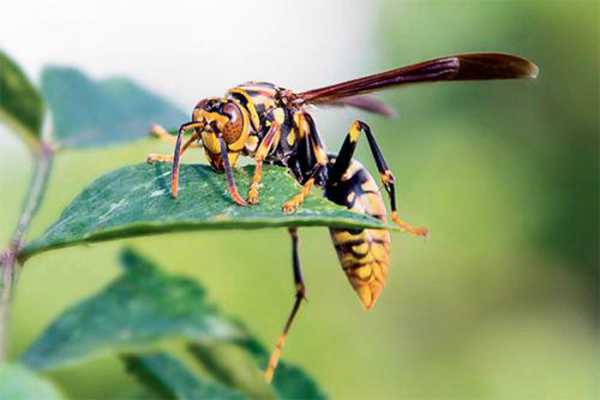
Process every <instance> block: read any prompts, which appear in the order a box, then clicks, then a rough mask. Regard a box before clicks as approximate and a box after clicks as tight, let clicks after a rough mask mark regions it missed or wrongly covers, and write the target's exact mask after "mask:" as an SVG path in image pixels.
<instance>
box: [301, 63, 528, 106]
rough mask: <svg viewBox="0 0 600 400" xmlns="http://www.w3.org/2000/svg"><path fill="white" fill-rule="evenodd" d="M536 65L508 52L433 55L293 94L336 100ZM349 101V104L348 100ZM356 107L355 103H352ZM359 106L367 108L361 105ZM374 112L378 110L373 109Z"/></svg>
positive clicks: (514, 75) (507, 75)
mask: <svg viewBox="0 0 600 400" xmlns="http://www.w3.org/2000/svg"><path fill="white" fill-rule="evenodd" d="M537 74H538V67H537V66H536V65H535V64H533V63H532V62H530V61H528V60H526V59H524V58H521V57H518V56H515V55H511V54H502V53H472V54H458V55H454V56H448V57H442V58H436V59H434V60H429V61H424V62H421V63H418V64H414V65H409V66H406V67H402V68H397V69H393V70H390V71H386V72H382V73H379V74H375V75H370V76H366V77H363V78H358V79H353V80H351V81H347V82H342V83H338V84H335V85H331V86H326V87H322V88H319V89H314V90H309V91H307V92H303V93H299V94H297V95H296V99H297V100H296V101H298V102H301V103H312V104H336V103H340V99H344V100H345V103H348V101H347V100H348V98H352V97H353V96H358V95H361V94H365V93H369V92H373V91H376V90H382V89H388V88H393V87H396V86H402V85H407V84H411V83H420V82H439V81H470V80H488V79H519V78H536V77H537ZM349 105H352V104H349ZM353 106H355V107H357V106H356V105H353ZM358 108H367V107H360V106H358ZM375 112H377V111H375Z"/></svg>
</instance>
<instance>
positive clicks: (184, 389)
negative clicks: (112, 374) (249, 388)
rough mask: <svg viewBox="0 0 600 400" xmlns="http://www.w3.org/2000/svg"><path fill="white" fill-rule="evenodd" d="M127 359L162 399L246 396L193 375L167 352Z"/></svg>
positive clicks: (137, 373)
mask: <svg viewBox="0 0 600 400" xmlns="http://www.w3.org/2000/svg"><path fill="white" fill-rule="evenodd" d="M123 360H124V361H125V364H126V366H127V370H128V372H129V373H131V374H133V375H135V376H136V377H137V378H138V380H139V381H140V382H141V383H142V384H144V385H146V386H148V387H149V388H150V389H152V390H153V392H154V393H155V394H156V395H157V396H158V397H159V398H176V399H223V400H225V399H243V398H244V396H243V395H242V394H241V393H239V392H236V391H234V390H232V389H228V388H226V387H225V386H222V385H219V384H217V383H212V382H211V383H209V382H206V381H205V380H204V379H202V378H200V377H198V376H197V375H195V374H192V373H191V372H190V370H189V369H188V368H187V367H186V366H185V365H183V364H182V363H181V362H180V361H179V360H177V359H176V358H174V357H173V356H171V355H169V354H166V353H158V354H149V355H128V356H124V357H123Z"/></svg>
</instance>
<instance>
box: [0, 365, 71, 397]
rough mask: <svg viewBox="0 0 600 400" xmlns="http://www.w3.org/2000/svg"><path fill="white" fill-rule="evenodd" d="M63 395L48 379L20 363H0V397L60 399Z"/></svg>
mask: <svg viewBox="0 0 600 400" xmlns="http://www.w3.org/2000/svg"><path fill="white" fill-rule="evenodd" d="M63 398H64V397H63V396H62V395H61V394H60V392H58V390H56V388H55V387H54V386H53V385H52V384H51V383H50V382H48V381H46V380H45V379H43V378H40V377H39V376H37V375H36V374H35V373H34V372H33V371H30V370H28V369H27V368H25V367H24V366H22V365H20V364H0V399H10V400H29V399H44V400H60V399H63Z"/></svg>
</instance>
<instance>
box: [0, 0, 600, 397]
mask: <svg viewBox="0 0 600 400" xmlns="http://www.w3.org/2000/svg"><path fill="white" fill-rule="evenodd" d="M210 3H211V4H208V2H206V3H202V4H201V3H200V2H194V1H189V2H178V3H177V4H169V5H167V4H166V3H165V4H162V5H159V4H144V5H143V6H142V5H141V4H140V3H138V4H137V5H136V4H133V2H131V4H130V3H129V2H127V3H125V2H116V1H92V2H70V1H63V2H43V3H39V2H30V1H22V2H10V3H9V4H5V5H4V6H3V7H2V8H3V9H2V15H1V16H0V47H1V48H3V49H4V50H6V51H7V52H8V53H9V54H11V55H12V56H13V57H14V58H15V59H16V60H17V61H18V62H20V63H21V65H22V66H23V67H24V69H25V70H26V71H27V72H28V73H29V75H30V76H31V77H32V78H34V79H37V78H38V74H39V72H40V70H41V68H42V66H43V65H46V64H66V65H71V66H76V67H78V68H81V69H82V70H84V71H85V72H87V73H88V74H90V75H91V76H92V77H94V78H104V77H108V76H112V75H126V76H128V77H131V78H134V79H135V80H136V81H138V82H139V83H141V84H142V85H144V86H146V87H148V88H150V89H152V90H153V91H155V92H156V93H159V94H161V95H164V96H165V97H167V98H168V99H170V100H171V101H172V102H174V103H175V104H177V105H179V106H180V107H181V108H182V109H183V110H186V111H187V110H191V108H192V107H193V105H194V104H195V102H196V101H197V100H198V99H200V98H202V97H206V96H212V95H219V94H221V93H223V92H224V91H225V89H227V88H228V87H230V86H232V85H234V84H236V83H239V82H242V81H245V80H250V79H253V80H268V81H273V82H276V83H278V84H280V85H282V86H287V87H290V88H292V89H299V90H300V89H308V88H312V87H316V86H320V85H324V84H329V83H333V82H336V81H341V80H346V79H350V78H354V77H357V76H360V75H364V74H368V73H374V72H379V71H381V70H384V69H389V68H392V67H396V66H400V65H404V64H408V63H412V62H417V61H420V60H423V59H427V58H432V57H437V56H442V55H447V54H452V53H457V52H464V51H477V50H488V51H491V50H493V51H505V52H511V53H516V54H520V55H523V56H526V57H528V58H530V59H531V60H533V61H535V62H536V63H537V64H538V65H539V66H540V68H541V74H540V77H539V79H538V80H537V81H511V82H487V83H462V84H451V83H450V84H436V85H430V86H422V87H417V86H413V87H409V88H405V89H403V90H401V91H395V92H394V91H392V92H386V93H384V94H383V95H382V98H384V99H385V100H386V101H388V102H390V103H391V104H392V105H393V106H394V107H396V109H397V110H398V111H399V117H398V118H396V119H393V120H385V119H382V118H380V117H375V116H371V115H364V114H360V113H358V112H353V111H343V110H317V111H316V113H315V114H316V118H317V121H318V123H319V126H320V128H321V133H322V135H323V136H324V137H325V139H326V142H327V144H328V146H329V148H330V149H331V150H335V149H337V148H338V147H339V144H340V143H341V140H342V138H343V135H344V133H345V131H346V129H347V127H348V126H349V125H350V123H351V121H352V120H353V119H355V118H362V119H365V120H366V121H368V122H370V123H371V124H372V126H373V129H374V131H375V134H376V135H377V137H378V139H379V140H380V143H381V145H382V147H383V149H384V152H385V155H386V157H387V159H388V161H389V164H390V165H391V167H392V170H393V171H394V173H395V174H396V177H397V180H398V191H399V194H398V196H399V204H400V210H401V215H402V216H403V217H404V218H405V219H407V220H409V221H412V222H414V223H416V224H424V225H427V226H428V227H429V228H430V230H431V232H432V236H431V238H430V239H429V240H428V241H426V242H425V241H422V240H418V239H414V238H411V237H408V236H405V235H402V234H395V235H394V236H393V250H392V257H393V260H392V267H391V276H390V278H389V281H388V285H387V287H386V289H385V291H384V293H383V295H382V297H381V298H380V300H379V302H378V304H377V307H375V309H374V310H372V311H370V312H369V313H365V312H363V311H362V309H361V307H360V305H359V303H358V300H357V298H356V296H355V294H354V293H353V291H352V290H351V288H350V286H349V284H348V283H347V281H346V278H345V276H344V275H343V273H342V272H341V270H340V267H339V265H338V263H337V259H336V256H335V252H334V250H333V248H332V246H331V245H330V244H329V243H328V241H329V238H328V232H327V231H326V230H325V229H303V230H302V231H301V238H302V249H301V254H302V260H303V263H304V270H305V275H306V280H307V284H308V296H309V302H308V304H307V305H306V306H305V308H304V309H303V310H302V312H301V315H300V317H299V318H298V320H297V324H296V326H295V327H294V330H293V332H292V334H291V337H290V338H289V341H288V344H287V346H286V349H285V357H286V358H287V359H289V360H291V361H294V362H297V363H299V364H301V365H302V366H304V367H305V368H306V370H308V371H309V372H310V373H312V374H313V375H314V376H315V377H316V378H317V380H318V381H319V382H321V384H322V385H323V386H324V388H325V389H326V390H327V391H328V393H329V394H330V395H332V396H333V397H334V398H344V399H352V398H382V399H383V398H423V399H431V398H456V399H463V398H477V399H480V398H486V399H487V398H490V399H496V398H497V399H517V398H518V399H524V398H527V399H533V398H539V399H551V398H552V399H584V398H590V399H591V398H597V397H596V396H598V383H597V382H598V381H597V379H598V355H599V352H598V346H597V345H598V245H599V238H598V221H599V213H598V206H599V201H598V200H599V199H598V189H599V188H598V182H599V179H598V174H599V163H598V150H599V143H598V140H599V117H598V114H599V86H600V83H599V71H600V66H599V58H600V54H599V48H598V39H599V37H600V36H599V28H598V27H599V26H600V20H599V7H598V4H597V3H595V2H566V1H565V2H541V1H540V2H530V1H518V2H517V1H515V2H475V1H472V2H470V1H465V2H442V1H430V2H403V1H393V0H387V1H379V2H361V1H343V2H342V1H332V2H318V1H303V2H291V1H290V2H278V1H269V2H262V3H260V4H259V3H254V2H237V3H231V2H227V3H220V4H217V2H210ZM107 118H110V116H107ZM149 122H151V121H149ZM162 150H165V151H168V147H167V146H163V145H162V144H159V143H156V142H152V141H139V142H135V143H134V144H130V145H127V146H125V147H118V148H110V149H106V150H94V151H73V152H64V153H62V154H60V155H59V156H58V157H57V159H56V163H55V170H54V173H53V176H52V180H51V184H50V189H49V192H48V195H47V199H46V202H45V204H44V205H43V208H42V210H41V213H40V215H39V217H38V218H37V219H36V220H35V221H34V226H33V229H32V231H31V233H30V236H29V237H30V238H32V237H34V236H36V235H38V234H40V233H41V232H42V231H43V229H44V227H46V226H48V224H49V223H51V222H52V221H53V220H54V219H55V218H56V217H57V215H58V214H59V213H60V211H61V210H62V209H63V208H64V207H65V205H66V204H68V202H69V201H70V200H71V199H72V198H73V197H74V196H75V195H76V194H77V193H78V192H79V191H80V190H81V189H82V188H83V186H85V185H86V184H87V183H89V182H90V181H91V180H92V179H94V178H95V177H97V176H99V175H101V174H102V173H104V172H106V171H109V170H112V169H114V168H117V167H120V166H122V165H125V164H131V163H137V162H139V161H140V160H142V159H144V157H145V155H146V154H147V153H148V152H151V151H162ZM195 157H196V159H195V161H196V162H197V161H199V160H202V158H203V156H202V155H200V153H197V155H196V156H195ZM358 157H359V158H360V159H361V160H363V161H364V162H365V164H366V165H368V166H369V167H371V168H372V170H373V171H374V168H373V167H374V165H373V163H372V162H371V161H370V156H369V153H368V149H367V148H366V146H364V145H363V146H362V147H361V149H360V151H359V154H358ZM191 160H193V157H189V158H188V161H191ZM30 169H31V162H30V160H29V158H28V153H27V151H26V149H25V148H24V146H23V145H22V144H21V143H20V142H19V141H18V140H17V139H16V138H15V137H14V136H13V135H12V134H11V133H9V132H8V130H6V129H4V128H0V171H2V172H1V174H0V191H1V194H0V205H1V208H0V210H1V212H0V239H1V240H2V242H6V241H7V240H8V237H9V235H10V233H11V231H12V227H13V226H14V224H15V222H16V218H17V211H18V210H19V207H20V203H21V200H22V198H23V195H24V191H25V188H26V185H27V183H28V180H29V175H30ZM126 242H127V244H130V245H132V246H134V247H136V248H138V249H139V250H141V251H142V252H143V253H144V254H146V255H148V256H150V257H152V258H154V259H155V260H156V261H158V262H160V263H161V264H163V265H165V266H167V267H168V268H169V270H171V271H173V272H177V273H181V274H185V275H188V276H192V277H194V278H197V279H198V280H200V281H202V282H203V284H204V285H206V286H207V287H208V288H209V290H210V294H211V297H212V298H213V299H214V300H215V301H216V302H217V303H219V304H220V305H221V307H222V308H223V309H225V310H226V311H227V312H228V313H230V314H233V315H237V316H240V317H242V318H243V319H244V320H246V321H247V322H248V324H249V325H250V327H251V328H252V329H253V330H254V331H255V332H256V333H258V335H259V336H260V337H261V338H262V339H263V340H264V341H265V342H267V343H273V342H274V341H275V339H276V337H277V335H278V334H279V331H280V329H281V325H282V323H283V321H284V318H285V316H286V315H287V312H288V310H289V307H290V306H291V302H292V295H293V288H292V277H291V269H290V254H289V247H290V245H289V239H288V237H287V234H286V233H285V231H284V230H282V229H273V230H261V231H226V232H207V233H193V234H190V233H187V234H177V235H166V236H156V237H148V238H141V239H135V240H128V241H126ZM123 244H124V243H123V242H122V241H121V242H108V243H102V244H97V245H93V246H89V247H77V248H70V249H64V250H59V251H55V252H50V253H45V254H43V255H40V256H39V257H36V258H34V259H32V260H31V261H30V262H28V264H27V265H26V269H25V271H24V272H23V273H22V275H21V279H20V284H19V287H18V293H17V298H16V303H15V307H14V312H13V324H12V335H11V338H12V343H11V354H12V356H13V357H16V356H17V355H18V354H19V353H20V352H21V351H22V350H23V349H24V348H26V346H27V345H28V344H29V343H30V342H31V340H32V339H33V338H34V337H36V336H37V335H38V334H39V332H40V331H41V330H42V329H43V328H44V327H45V326H46V325H47V324H48V322H49V321H51V320H52V319H53V318H54V317H55V316H56V315H57V314H58V313H59V312H61V311H62V310H63V309H64V308H65V307H67V306H68V305H69V304H72V303H74V302H76V301H77V300H79V299H81V298H82V297H83V296H86V295H89V294H91V293H93V292H94V291H96V290H97V289H99V288H101V287H102V286H104V285H105V284H106V283H107V282H109V281H110V279H111V278H112V277H114V276H115V275H117V273H118V269H117V266H116V254H117V252H118V250H119V249H120V248H121V247H122V246H123ZM53 377H55V378H57V379H58V380H59V382H60V384H61V385H62V386H63V387H64V388H65V389H66V392H67V393H69V394H71V395H73V396H75V397H78V398H84V397H85V398H90V397H93V398H109V397H113V396H116V395H118V394H119V393H122V392H123V388H126V387H127V386H128V385H131V384H132V382H131V380H130V379H131V378H129V377H128V376H127V375H126V374H125V373H124V371H123V369H122V367H121V365H120V364H119V363H118V362H117V360H113V359H101V360H98V361H96V362H93V363H91V364H89V365H88V366H87V367H86V368H79V369H66V370H63V371H62V372H59V373H54V374H53Z"/></svg>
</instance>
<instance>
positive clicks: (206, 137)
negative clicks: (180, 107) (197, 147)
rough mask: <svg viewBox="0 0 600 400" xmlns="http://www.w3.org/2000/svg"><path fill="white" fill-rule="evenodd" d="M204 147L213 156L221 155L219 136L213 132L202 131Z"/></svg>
mask: <svg viewBox="0 0 600 400" xmlns="http://www.w3.org/2000/svg"><path fill="white" fill-rule="evenodd" d="M202 145H203V146H204V148H205V149H206V150H207V151H209V152H211V153H213V154H220V153H221V144H220V143H219V139H217V135H215V134H214V133H213V132H208V131H202Z"/></svg>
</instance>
